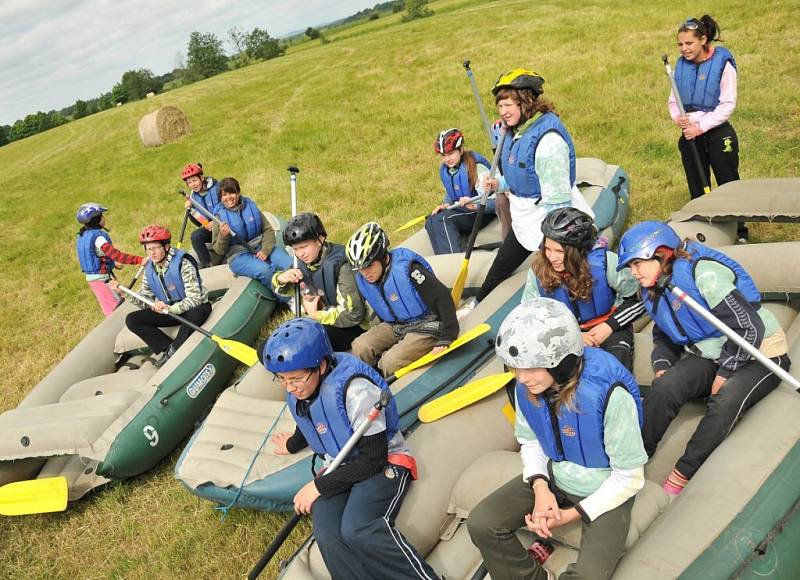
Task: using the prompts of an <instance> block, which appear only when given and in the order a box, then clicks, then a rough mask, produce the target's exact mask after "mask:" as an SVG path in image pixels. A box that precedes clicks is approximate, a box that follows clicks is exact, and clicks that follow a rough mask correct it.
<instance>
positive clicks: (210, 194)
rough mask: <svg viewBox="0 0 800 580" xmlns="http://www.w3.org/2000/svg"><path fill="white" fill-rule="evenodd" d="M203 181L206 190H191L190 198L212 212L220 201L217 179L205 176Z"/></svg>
mask: <svg viewBox="0 0 800 580" xmlns="http://www.w3.org/2000/svg"><path fill="white" fill-rule="evenodd" d="M203 183H204V185H205V186H206V191H203V192H201V193H195V192H194V191H193V192H192V199H193V200H195V201H196V202H197V203H199V204H200V205H202V206H203V207H204V208H206V209H207V210H208V211H209V212H211V213H213V212H214V210H215V209H216V208H217V206H218V205H219V204H220V202H221V201H222V200H221V199H220V197H219V181H216V180H215V179H214V178H213V177H206V178H205V180H203ZM203 217H205V216H203Z"/></svg>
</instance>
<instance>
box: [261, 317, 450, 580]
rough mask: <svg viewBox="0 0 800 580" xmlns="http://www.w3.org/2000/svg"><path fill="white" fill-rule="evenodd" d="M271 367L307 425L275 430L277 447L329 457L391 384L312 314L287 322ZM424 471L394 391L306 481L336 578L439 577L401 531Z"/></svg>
mask: <svg viewBox="0 0 800 580" xmlns="http://www.w3.org/2000/svg"><path fill="white" fill-rule="evenodd" d="M262 358H263V362H264V366H265V367H266V369H267V370H268V371H270V372H272V373H275V376H276V378H277V380H278V381H279V382H280V383H281V385H283V387H284V388H285V389H286V402H287V405H288V407H289V410H290V412H291V413H292V416H293V417H294V420H295V422H296V423H297V428H296V429H295V432H294V434H290V433H277V434H275V435H274V436H273V437H272V442H273V443H274V444H275V446H276V449H275V453H277V454H287V453H297V452H298V451H300V450H301V449H303V448H305V447H307V446H311V449H313V450H314V452H315V453H317V454H319V455H322V456H323V457H324V458H325V464H326V465H329V464H330V462H331V461H332V460H333V458H334V457H335V456H336V455H337V454H338V452H339V451H340V450H341V449H342V447H344V445H345V443H346V442H347V440H348V439H349V437H350V436H351V435H352V434H353V431H354V426H355V427H356V428H357V427H358V425H359V424H360V423H361V422H362V421H364V420H365V419H366V417H367V415H368V414H369V412H370V411H371V410H372V409H373V408H374V406H375V403H376V402H377V401H378V400H379V399H380V395H381V392H382V391H383V390H389V385H388V384H387V383H386V381H384V380H383V378H382V377H381V376H380V375H379V374H378V373H377V372H376V371H375V370H374V369H373V368H372V367H370V366H367V365H366V364H365V363H364V362H362V361H361V360H359V359H358V358H356V357H354V356H352V355H349V354H345V353H334V352H333V349H332V348H331V345H330V342H329V340H328V335H327V333H326V332H325V329H324V328H323V327H322V325H321V324H320V323H318V322H315V321H313V320H310V319H308V318H297V319H294V320H290V321H288V322H285V323H284V324H282V325H281V326H280V327H278V329H277V330H275V332H273V333H272V335H271V336H270V338H269V340H268V341H267V343H266V345H265V346H264V351H263V357H262ZM410 479H416V463H415V461H414V458H413V457H412V455H411V452H410V451H409V450H408V447H406V444H405V440H404V439H403V435H402V433H401V432H400V427H399V416H398V412H397V406H396V404H395V402H394V399H393V398H392V399H391V400H390V402H389V405H388V406H387V407H386V408H385V409H384V410H382V411H381V413H380V415H379V416H378V418H377V419H375V420H374V422H373V424H372V425H371V426H370V427H369V428H368V429H367V430H366V431H365V433H364V435H363V436H362V437H361V439H360V440H359V441H358V443H357V444H356V447H355V448H354V449H353V451H351V453H350V455H349V456H348V457H347V458H346V459H345V462H344V463H342V464H341V466H340V467H339V469H336V470H335V471H332V472H331V473H328V474H325V473H323V474H322V475H320V476H319V477H317V478H316V479H314V480H313V481H310V482H309V483H307V484H306V485H305V486H303V487H302V488H301V489H300V491H298V492H297V494H296V495H295V497H294V508H295V511H296V512H297V513H300V514H311V515H312V516H313V528H314V536H315V537H316V539H317V543H318V544H319V549H320V552H321V553H322V558H323V560H324V561H325V565H326V566H327V567H328V571H329V572H330V574H331V577H332V578H333V579H334V580H338V579H342V580H345V579H347V580H349V579H352V578H396V579H405V578H438V576H437V575H436V574H435V573H434V572H433V570H432V569H431V567H430V566H428V564H427V563H426V562H425V560H424V559H423V558H422V556H420V555H419V553H417V551H416V550H415V549H414V548H413V547H411V546H410V544H409V543H408V541H407V540H406V539H405V538H403V536H402V535H401V534H400V532H398V531H397V530H395V529H394V519H395V517H396V516H397V513H398V512H399V510H400V506H401V504H402V501H403V498H404V497H405V494H406V492H407V491H408V485H409V483H410Z"/></svg>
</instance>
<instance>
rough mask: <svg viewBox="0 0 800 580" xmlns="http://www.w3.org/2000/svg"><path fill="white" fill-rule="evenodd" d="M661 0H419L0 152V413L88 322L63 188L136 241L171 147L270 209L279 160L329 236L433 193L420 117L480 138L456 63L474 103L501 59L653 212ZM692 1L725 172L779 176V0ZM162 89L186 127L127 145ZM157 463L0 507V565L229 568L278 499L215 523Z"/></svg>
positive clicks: (794, 235)
mask: <svg viewBox="0 0 800 580" xmlns="http://www.w3.org/2000/svg"><path fill="white" fill-rule="evenodd" d="M661 6H662V4H660V3H653V2H614V1H597V2H593V3H591V5H588V3H583V2H570V1H567V0H557V1H551V2H546V3H539V2H536V3H534V2H530V1H529V0H504V1H495V2H480V1H477V0H441V1H439V2H435V3H433V4H431V7H432V8H433V9H434V10H435V11H436V15H435V16H434V17H432V18H427V19H424V20H420V21H417V22H412V23H408V24H402V25H401V24H400V23H399V17H400V15H392V16H382V17H381V18H380V19H378V20H376V21H372V22H368V23H365V24H362V25H357V26H351V27H347V28H345V29H343V30H341V31H339V32H335V31H332V32H329V33H327V36H328V38H329V40H330V41H331V42H330V43H328V44H325V45H321V44H320V43H319V42H318V41H314V42H310V43H304V44H302V45H300V46H298V47H296V49H292V50H290V51H289V53H288V54H287V55H286V56H284V57H282V58H279V59H276V60H271V61H268V62H265V63H261V64H258V65H255V66H252V67H248V68H244V69H240V70H236V71H232V72H228V73H225V74H223V75H220V76H218V77H214V78H212V79H209V80H207V81H203V82H200V83H197V84H193V85H190V86H188V87H184V88H181V89H178V90H175V91H172V92H169V93H166V94H164V95H160V96H158V97H156V98H155V99H154V100H147V101H140V102H136V103H132V104H128V105H125V106H123V107H120V108H116V109H112V110H108V111H105V112H102V113H99V114H96V115H92V116H90V117H87V118H84V119H81V120H79V121H76V122H72V123H69V124H67V125H64V126H62V127H59V128H57V129H54V130H51V131H48V132H46V133H42V134H39V135H35V136H33V137H31V138H29V139H25V140H22V141H18V142H15V143H12V144H10V145H8V146H5V147H2V148H0V175H2V178H3V185H4V188H3V189H4V191H3V208H4V211H3V212H2V213H1V214H0V231H2V233H3V239H4V240H5V242H4V243H3V245H2V247H0V269H2V276H0V297H2V298H0V300H2V303H0V304H1V307H0V344H2V353H3V357H2V359H1V360H0V376H2V377H3V380H2V386H0V395H2V402H0V410H7V409H10V408H13V407H15V406H16V405H17V404H18V402H19V401H20V400H21V399H22V397H23V396H24V395H25V394H26V393H27V392H28V391H29V390H30V389H31V388H32V387H33V386H34V385H36V384H37V382H38V381H39V380H40V379H41V378H42V377H43V376H44V375H45V374H46V373H47V372H48V370H49V369H50V368H52V366H53V365H54V364H55V363H56V362H57V361H59V360H60V359H61V358H62V357H63V356H64V355H65V354H66V353H67V352H68V351H69V350H70V349H71V348H72V347H73V346H74V345H75V344H76V343H77V342H78V341H79V340H80V339H81V338H82V337H83V336H84V335H85V334H86V333H87V332H88V331H89V330H90V329H91V328H93V327H94V326H95V325H96V324H97V323H98V322H99V321H100V319H101V314H100V310H99V308H98V306H97V304H96V301H95V299H94V297H93V295H92V294H91V292H90V290H89V289H88V287H87V286H86V283H85V281H84V279H83V276H82V274H81V273H80V272H79V269H78V265H77V260H76V257H75V249H74V244H75V234H76V232H77V230H78V224H77V223H76V222H75V219H74V217H75V210H76V208H77V207H78V205H79V204H80V203H82V202H84V201H89V200H94V201H99V202H102V203H104V204H106V205H108V206H109V207H110V208H111V211H110V212H109V224H110V227H111V232H112V235H113V238H114V241H115V243H116V245H117V246H118V247H119V248H121V249H123V250H128V251H138V249H139V248H138V244H136V236H137V233H138V231H139V230H140V229H141V227H142V226H144V225H146V224H148V223H152V222H159V223H162V224H165V225H168V226H170V227H171V228H173V232H176V235H177V231H178V230H179V226H180V222H181V217H182V205H181V203H180V200H179V199H178V198H177V196H176V195H175V194H174V191H175V190H176V189H178V188H179V187H181V186H182V183H181V181H180V180H179V178H178V176H179V173H180V169H181V167H182V166H183V164H185V163H186V162H188V161H200V162H202V163H203V164H204V166H205V167H206V169H207V171H208V173H209V174H211V175H213V176H215V177H217V178H221V177H224V176H228V175H230V176H234V177H236V178H238V179H239V181H240V182H241V184H242V187H243V193H244V194H245V195H248V196H251V197H253V198H255V200H256V201H257V202H258V203H259V204H260V205H261V206H262V207H264V208H267V209H269V210H270V211H273V212H275V213H278V214H281V215H284V216H286V215H288V214H289V210H290V201H289V176H288V173H287V172H286V167H287V166H288V165H293V164H294V165H298V166H299V167H300V169H301V173H300V176H299V180H298V193H299V198H300V202H299V207H300V210H313V211H316V212H318V213H319V214H320V215H321V216H322V218H323V220H324V221H325V224H326V226H327V228H328V231H329V233H330V234H331V236H332V237H333V239H335V240H337V241H344V240H345V239H346V237H347V236H348V235H349V234H350V233H351V232H352V231H353V230H354V229H355V228H356V227H357V226H358V225H360V224H361V223H363V222H364V221H367V220H370V219H378V220H379V221H381V222H382V223H383V224H384V225H385V226H387V228H389V229H390V230H391V229H393V228H394V227H396V226H397V225H399V224H400V223H402V222H404V221H406V220H408V219H410V218H411V217H414V216H415V215H418V214H419V213H420V212H424V211H426V210H428V209H429V208H430V207H432V206H433V205H434V204H435V203H437V202H438V200H439V198H440V197H441V194H440V185H439V184H438V173H437V166H438V162H437V160H436V157H435V155H434V153H433V150H432V147H431V144H432V142H433V139H434V137H435V135H436V134H437V133H438V131H440V130H441V129H444V128H447V127H450V126H459V127H461V128H462V129H463V130H464V131H465V133H466V136H467V145H468V146H469V147H475V148H477V149H478V150H481V151H483V152H484V153H486V152H487V149H488V147H487V146H486V139H485V137H484V135H483V133H482V129H481V124H480V119H479V117H478V115H477V112H476V109H475V105H474V102H473V99H472V95H471V92H470V88H469V84H468V81H467V79H466V76H465V75H464V69H463V68H462V67H461V62H462V60H463V59H464V58H469V59H471V60H472V66H473V69H474V71H475V75H476V77H477V81H478V86H479V88H480V90H481V92H482V94H483V96H484V98H485V102H486V105H487V107H489V108H490V110H491V104H492V103H491V101H490V97H491V95H490V93H489V90H490V88H491V86H492V84H493V82H494V80H495V79H496V78H497V76H498V75H499V74H500V73H502V72H504V71H505V70H507V69H510V68H514V67H518V66H523V67H531V68H534V69H535V70H537V71H538V72H539V73H541V74H542V75H543V76H544V78H545V79H546V85H545V90H546V94H547V96H548V97H549V98H550V99H552V100H553V101H554V103H555V104H556V106H557V108H558V110H559V112H560V113H561V115H562V118H563V119H564V121H565V123H566V125H567V126H568V128H569V129H570V131H571V133H572V136H573V138H574V140H575V143H576V147H577V150H578V155H579V156H591V157H600V158H602V159H604V160H606V161H608V162H609V163H615V164H619V165H621V166H622V167H624V168H625V169H626V170H627V171H628V173H629V174H630V177H631V185H632V190H633V197H632V205H631V210H632V212H631V213H632V216H631V218H630V221H631V223H633V222H635V221H638V220H641V219H645V218H666V217H667V216H668V214H669V212H670V211H673V210H675V209H677V208H679V207H680V206H681V205H683V204H684V203H685V201H686V200H687V199H688V195H687V193H686V184H685V179H684V176H683V171H682V167H681V164H680V158H679V154H678V151H677V146H676V141H677V138H678V132H677V131H676V129H675V127H674V126H673V125H672V124H671V122H670V121H669V118H668V115H667V111H666V100H667V94H668V81H667V79H666V77H665V75H664V69H663V65H662V64H661V60H660V57H661V55H662V54H663V53H667V54H669V55H670V59H671V61H672V62H674V61H675V58H676V55H677V51H676V48H675V39H674V33H675V30H676V29H677V27H678V25H679V23H681V22H682V21H683V20H685V19H686V17H687V16H690V15H694V16H697V17H699V16H700V15H701V14H702V13H699V12H695V10H697V6H698V5H697V4H696V3H692V2H685V1H684V2H672V3H670V4H669V5H668V7H667V6H666V5H663V6H664V7H663V8H662V7H661ZM703 6H704V9H705V10H706V11H707V12H708V13H710V14H711V15H713V16H714V17H715V18H716V19H717V20H718V22H720V24H721V25H722V31H723V38H724V39H725V40H726V45H727V46H728V47H729V48H730V49H731V50H732V51H733V53H734V54H735V56H736V60H737V63H738V66H739V79H740V80H739V103H738V107H737V110H736V113H735V115H734V118H733V123H734V125H735V127H736V130H737V132H738V134H739V138H740V141H741V160H742V161H741V173H742V176H743V177H745V178H753V177H780V176H798V175H800V99H798V79H800V61H798V59H797V57H796V55H797V54H798V53H800V28H798V25H797V23H798V22H799V21H800V4H798V3H797V2H795V1H784V2H779V1H775V2H770V3H769V4H768V7H767V5H766V4H765V3H753V2H747V1H744V0H734V1H730V0H729V1H726V2H722V1H719V0H714V1H709V2H706V3H704V4H703ZM141 65H142V66H147V63H141ZM163 104H170V105H176V106H178V107H180V108H181V109H182V110H183V111H185V112H186V114H187V116H188V117H189V119H190V121H191V124H192V134H191V135H190V136H188V137H187V138H184V139H183V140H182V141H180V142H178V143H175V144H171V145H167V146H164V147H161V148H158V149H144V148H143V147H142V146H141V144H140V142H139V138H138V134H137V125H138V122H139V119H140V118H141V117H142V116H143V115H144V114H146V113H148V112H150V111H151V110H153V109H154V108H155V107H157V106H159V105H163ZM753 232H754V236H753V237H754V240H756V241H757V240H765V239H798V237H800V236H799V235H798V234H800V229H798V228H797V226H780V227H779V226H763V225H757V226H754V227H753ZM187 241H188V240H187ZM125 277H127V274H126V275H125ZM176 458H177V454H173V456H172V458H171V459H170V460H169V461H168V462H165V464H163V465H162V466H161V467H159V468H158V469H156V470H155V471H154V472H152V473H148V474H146V475H144V476H142V477H139V478H136V479H135V480H133V481H130V482H127V483H125V484H124V485H121V486H117V487H115V488H112V489H108V490H104V491H102V492H100V493H98V494H96V495H94V496H93V497H91V498H89V499H87V500H85V501H81V502H79V503H77V504H75V505H73V506H71V507H70V508H69V510H68V511H67V512H66V513H65V514H57V515H50V516H32V517H25V518H17V519H13V518H5V519H3V520H0V554H2V557H1V558H0V577H2V578H81V579H83V578H239V577H242V576H243V575H244V574H245V573H246V571H247V569H248V568H249V566H250V565H251V564H252V563H253V562H254V561H255V560H256V559H257V558H258V556H259V555H260V553H261V551H262V549H263V548H264V546H265V545H266V543H267V542H268V541H269V539H271V537H272V535H273V534H274V533H275V531H276V530H277V529H278V527H279V526H280V525H281V523H282V521H283V519H284V516H276V515H272V514H262V513H255V512H246V511H238V512H233V513H232V514H231V515H230V516H229V517H228V519H227V520H226V521H225V522H224V523H220V522H219V519H218V517H217V515H216V514H215V512H213V511H212V509H211V505H210V504H208V503H206V502H203V501H201V500H199V499H196V498H194V497H193V496H191V495H189V494H188V493H186V492H184V491H183V490H182V488H181V487H180V485H179V484H178V483H177V481H175V480H174V479H173V477H172V466H173V464H174V460H175V459H176ZM300 535H301V534H297V535H296V537H297V538H299V537H300ZM290 548H292V547H290V546H288V545H287V554H288V553H289V552H290ZM275 573H276V569H275V568H272V569H268V570H267V572H266V573H265V576H264V577H265V578H269V577H274V575H275Z"/></svg>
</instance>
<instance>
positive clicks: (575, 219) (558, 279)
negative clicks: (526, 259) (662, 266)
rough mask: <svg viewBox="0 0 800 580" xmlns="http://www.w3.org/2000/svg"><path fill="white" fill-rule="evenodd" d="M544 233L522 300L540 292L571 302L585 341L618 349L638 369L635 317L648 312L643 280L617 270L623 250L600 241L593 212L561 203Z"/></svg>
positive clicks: (622, 359)
mask: <svg viewBox="0 0 800 580" xmlns="http://www.w3.org/2000/svg"><path fill="white" fill-rule="evenodd" d="M542 234H543V235H544V239H543V240H542V245H541V246H540V249H539V252H537V253H536V255H535V256H534V257H533V264H532V265H531V269H530V270H529V271H528V281H527V283H526V284H525V291H524V292H523V294H522V301H523V302H524V301H525V300H528V299H530V298H536V297H537V296H545V297H547V298H553V299H555V300H558V301H560V302H563V303H564V304H566V305H567V306H568V307H569V308H570V310H572V313H573V314H574V315H575V318H577V319H578V323H579V324H580V327H581V329H582V330H583V344H584V345H586V346H596V347H599V348H602V349H603V350H605V351H606V352H609V353H611V354H613V355H614V356H615V357H617V359H618V360H619V362H621V363H622V364H623V365H625V368H627V369H628V370H632V369H633V322H634V320H636V319H637V318H639V317H640V316H642V314H644V305H642V303H641V301H640V300H639V295H638V290H639V284H638V283H637V282H636V280H635V279H634V278H633V276H632V275H631V273H630V271H629V270H627V269H623V270H620V271H617V262H618V257H617V254H615V253H614V252H612V251H611V250H609V249H608V248H606V247H605V246H603V245H600V244H597V228H596V227H595V224H594V220H592V218H591V217H589V215H588V214H585V213H583V212H582V211H581V210H579V209H575V208H573V207H565V208H559V209H555V210H553V211H551V212H550V213H549V214H547V217H545V218H544V221H543V222H542Z"/></svg>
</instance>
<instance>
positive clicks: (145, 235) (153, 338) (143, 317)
mask: <svg viewBox="0 0 800 580" xmlns="http://www.w3.org/2000/svg"><path fill="white" fill-rule="evenodd" d="M171 241H172V235H171V234H170V231H169V230H168V229H167V228H164V227H161V226H157V225H150V226H147V227H146V228H144V229H143V230H142V233H141V234H140V235H139V243H140V244H142V245H143V246H144V249H145V251H146V252H147V255H148V257H149V260H148V262H147V265H146V266H145V270H144V277H143V278H142V286H141V288H140V289H139V292H138V293H139V294H140V295H141V296H142V297H144V298H147V299H148V300H150V301H152V302H154V304H153V306H152V307H150V306H148V305H147V304H145V303H143V302H139V301H138V300H137V299H136V298H133V297H129V298H128V299H129V300H130V301H131V302H132V303H134V304H136V305H137V306H139V307H140V308H142V310H136V311H134V312H131V313H130V314H128V316H127V317H126V318H125V325H126V326H127V327H128V329H129V330H130V331H131V332H133V333H134V334H135V335H136V336H138V337H139V338H141V339H142V340H143V341H144V342H145V343H146V344H147V346H149V347H150V350H151V351H152V352H153V354H161V353H163V354H161V356H160V357H159V358H158V359H156V362H155V366H157V367H161V366H163V365H164V363H166V362H167V361H168V360H169V359H170V357H171V356H172V355H174V354H175V351H177V350H178V348H180V346H181V345H182V344H183V343H184V342H185V341H186V339H187V338H189V336H190V335H191V334H192V332H194V331H193V330H192V329H191V328H189V327H188V326H186V325H182V324H181V323H180V322H179V321H178V320H176V319H174V318H172V317H171V316H169V315H167V314H164V311H165V310H169V312H171V313H172V314H179V315H181V316H182V317H183V318H185V319H186V320H188V321H189V322H193V323H194V324H196V325H197V326H201V325H202V324H203V323H204V322H205V321H206V320H207V319H208V317H209V316H210V315H211V304H210V303H209V301H208V292H207V291H206V289H205V288H204V287H203V281H202V280H201V278H200V272H199V271H198V265H197V262H195V259H194V258H193V257H192V256H191V254H188V253H186V252H184V251H183V250H176V249H175V248H172V247H170V242H171ZM113 285H114V286H116V285H117V283H116V282H113ZM178 325H180V330H178V335H177V336H176V337H175V340H172V339H171V338H170V337H169V336H167V335H166V334H165V333H164V332H163V331H162V330H160V329H161V328H164V327H168V326H178Z"/></svg>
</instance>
